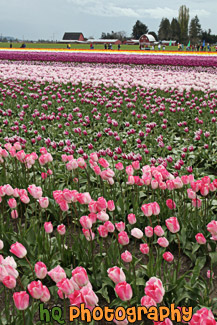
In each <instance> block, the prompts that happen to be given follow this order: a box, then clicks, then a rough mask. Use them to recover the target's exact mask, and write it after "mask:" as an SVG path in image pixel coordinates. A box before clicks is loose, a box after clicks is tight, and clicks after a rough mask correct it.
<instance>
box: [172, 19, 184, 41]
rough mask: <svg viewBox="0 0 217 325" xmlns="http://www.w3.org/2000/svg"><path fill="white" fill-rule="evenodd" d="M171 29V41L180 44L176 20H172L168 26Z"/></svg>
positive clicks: (179, 30)
mask: <svg viewBox="0 0 217 325" xmlns="http://www.w3.org/2000/svg"><path fill="white" fill-rule="evenodd" d="M170 27H171V40H174V41H177V42H180V36H181V29H180V25H179V22H178V20H177V19H176V18H173V19H172V21H171V24H170Z"/></svg>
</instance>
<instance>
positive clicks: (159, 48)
mask: <svg viewBox="0 0 217 325" xmlns="http://www.w3.org/2000/svg"><path fill="white" fill-rule="evenodd" d="M158 50H159V51H160V50H161V44H160V43H159V44H158Z"/></svg>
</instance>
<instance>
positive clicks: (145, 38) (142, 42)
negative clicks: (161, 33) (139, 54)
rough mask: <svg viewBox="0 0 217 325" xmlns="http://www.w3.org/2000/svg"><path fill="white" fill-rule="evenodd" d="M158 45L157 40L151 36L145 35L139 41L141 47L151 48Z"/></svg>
mask: <svg viewBox="0 0 217 325" xmlns="http://www.w3.org/2000/svg"><path fill="white" fill-rule="evenodd" d="M155 43H156V39H155V38H154V36H153V35H151V34H143V35H142V36H141V37H140V39H139V45H140V46H146V45H147V46H150V45H154V44H155Z"/></svg>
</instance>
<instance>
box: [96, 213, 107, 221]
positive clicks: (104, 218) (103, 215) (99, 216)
mask: <svg viewBox="0 0 217 325" xmlns="http://www.w3.org/2000/svg"><path fill="white" fill-rule="evenodd" d="M97 219H98V220H101V221H108V220H109V215H108V214H107V213H106V212H105V211H100V212H98V213H97Z"/></svg>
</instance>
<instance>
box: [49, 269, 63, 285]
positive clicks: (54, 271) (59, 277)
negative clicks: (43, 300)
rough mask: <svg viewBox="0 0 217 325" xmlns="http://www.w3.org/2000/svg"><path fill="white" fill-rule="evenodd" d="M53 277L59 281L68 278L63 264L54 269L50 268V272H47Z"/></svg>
mask: <svg viewBox="0 0 217 325" xmlns="http://www.w3.org/2000/svg"><path fill="white" fill-rule="evenodd" d="M47 274H48V275H49V276H50V277H51V279H52V280H53V281H54V282H56V283H58V282H60V281H61V280H62V279H65V278H66V273H65V271H64V270H63V268H62V267H61V266H59V265H58V266H56V267H55V268H54V269H52V270H50V272H48V273H47Z"/></svg>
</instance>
